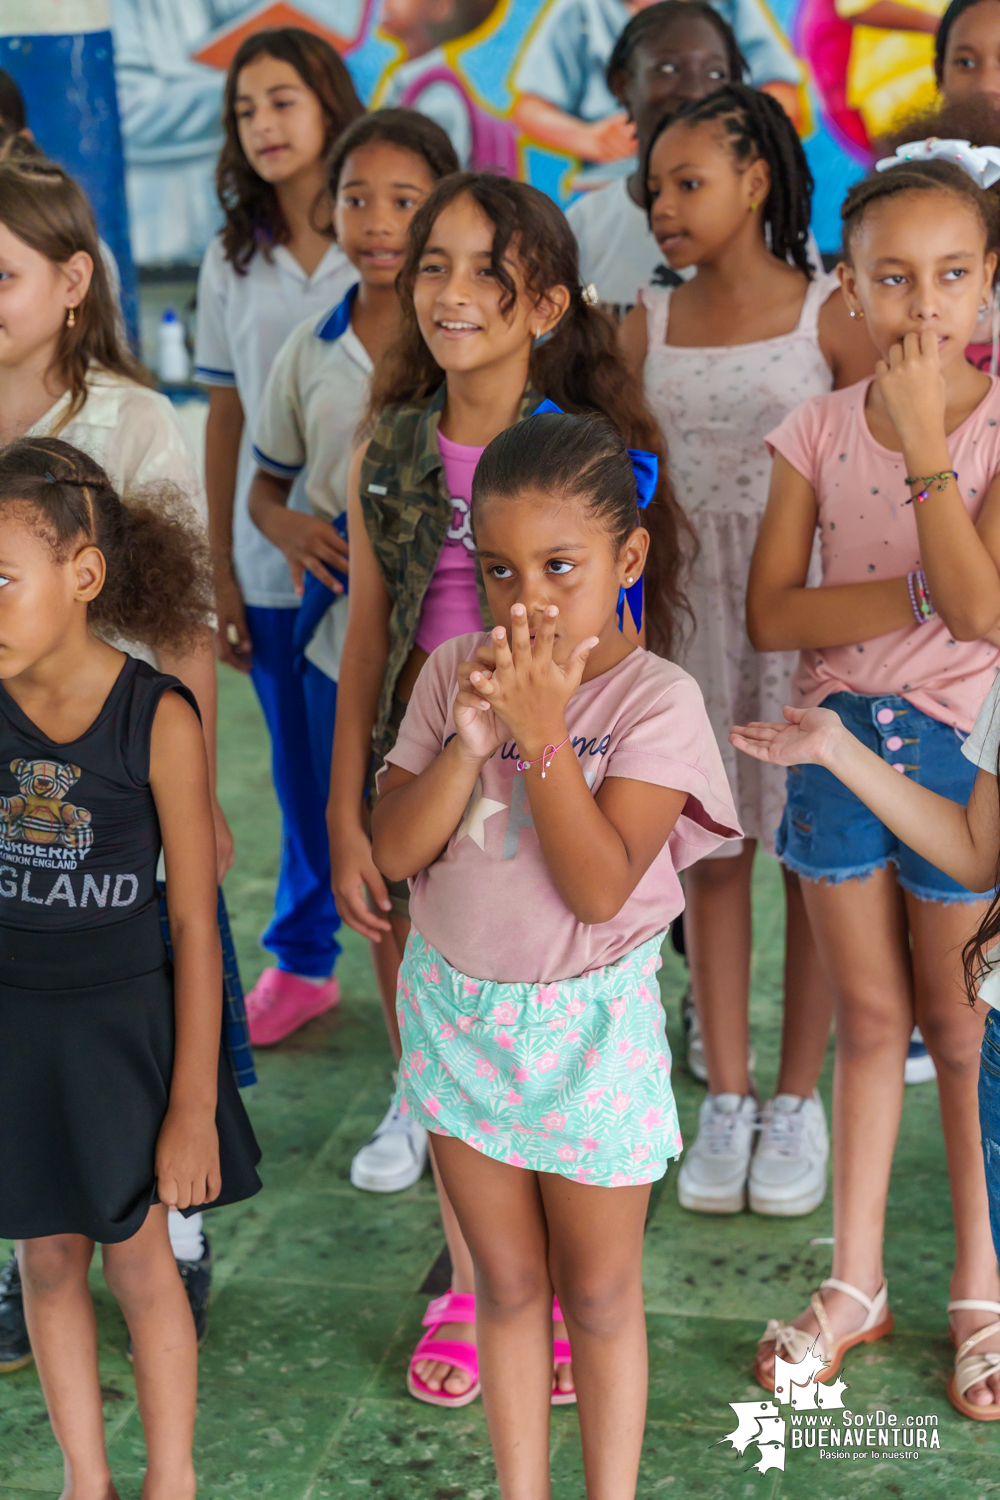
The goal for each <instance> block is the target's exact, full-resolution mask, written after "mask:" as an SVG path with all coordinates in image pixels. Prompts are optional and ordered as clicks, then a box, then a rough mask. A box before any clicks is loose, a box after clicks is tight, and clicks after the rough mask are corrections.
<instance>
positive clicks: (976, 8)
mask: <svg viewBox="0 0 1000 1500" xmlns="http://www.w3.org/2000/svg"><path fill="white" fill-rule="evenodd" d="M934 73H935V76H936V78H937V85H938V88H939V89H940V90H941V92H942V94H943V95H944V97H945V98H946V99H949V100H954V99H959V98H966V97H968V96H969V95H970V94H987V95H990V96H992V97H993V99H994V101H997V100H1000V5H998V4H997V0H951V4H950V5H949V6H948V9H947V10H946V11H945V13H944V15H943V16H942V17H941V20H940V22H939V24H938V28H937V32H936V34H935V37H934Z"/></svg>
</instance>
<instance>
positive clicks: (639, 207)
mask: <svg viewBox="0 0 1000 1500" xmlns="http://www.w3.org/2000/svg"><path fill="white" fill-rule="evenodd" d="M746 71H747V65H746V61H745V59H744V57H743V54H742V52H741V51H740V49H739V46H738V45H737V41H736V37H735V36H734V34H733V31H732V28H731V27H730V26H729V25H728V24H727V23H726V22H725V21H724V20H723V19H722V17H721V16H720V15H719V13H718V11H717V10H715V9H714V8H713V7H712V6H711V5H709V4H708V3H707V0H660V3H659V4H657V5H650V6H648V7H647V8H646V9H645V10H640V11H639V12H638V14H637V15H634V16H633V17H632V19H631V20H630V21H629V23H628V25H627V26H626V27H625V30H624V31H623V32H622V33H621V35H620V36H619V38H618V40H617V42H616V43H615V48H614V51H613V52H612V54H611V58H610V60H609V62H608V87H609V88H610V90H611V92H612V93H613V94H614V96H615V98H616V99H617V100H618V103H619V104H620V105H621V106H622V108H623V109H624V110H625V111H626V112H627V114H628V118H629V119H630V120H631V121H632V122H633V124H634V125H635V134H636V146H637V154H638V157H639V162H640V163H644V162H645V160H646V152H647V149H648V146H649V139H650V136H651V135H652V133H653V130H654V128H655V126H656V124H657V121H659V120H661V119H662V118H663V117H664V115H667V114H674V113H676V112H677V110H678V109H679V108H680V107H681V105H682V104H685V103H687V102H688V100H691V99H701V98H703V97H704V96H705V94H710V93H712V91H713V90H714V89H716V88H718V86H719V85H720V84H721V83H741V82H742V81H743V78H744V77H745V75H746ZM566 217H567V219H568V220H569V222H570V227H571V229H572V230H573V233H574V234H575V235H576V242H577V244H578V245H579V247H580V276H581V278H582V279H583V280H584V281H585V282H593V284H594V285H595V286H596V288H597V292H598V295H599V296H600V298H601V300H602V301H603V302H608V303H611V304H612V305H614V306H618V307H622V308H626V309H627V308H629V307H631V306H632V305H633V303H634V302H635V295H636V287H640V286H649V285H651V284H652V283H653V282H655V281H660V280H662V278H663V276H664V274H665V273H666V274H668V275H669V273H668V272H667V269H666V267H665V266H664V258H663V253H662V251H661V250H660V247H659V245H658V244H657V243H656V240H655V238H654V236H653V233H652V231H651V230H650V227H649V218H648V215H647V213H646V184H645V180H644V178H643V170H642V166H641V165H640V166H638V167H637V168H636V170H635V171H634V172H633V173H632V174H631V176H629V177H616V178H615V179H614V181H613V182H609V183H608V184H607V186H606V187H602V188H595V189H594V191H593V192H590V193H581V195H580V196H579V197H578V198H577V199H576V201H575V202H573V203H571V204H570V206H569V208H568V209H567V210H566Z"/></svg>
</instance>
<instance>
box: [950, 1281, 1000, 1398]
mask: <svg viewBox="0 0 1000 1500" xmlns="http://www.w3.org/2000/svg"><path fill="white" fill-rule="evenodd" d="M948 1311H949V1312H990V1313H997V1314H1000V1302H984V1301H983V1300H982V1299H981V1298H979V1297H961V1298H959V1299H958V1301H956V1302H949V1303H948ZM995 1333H1000V1322H996V1323H987V1324H986V1327H985V1328H978V1329H977V1330H976V1332H975V1333H973V1334H971V1335H970V1337H969V1338H967V1339H966V1340H965V1342H964V1344H959V1346H958V1348H957V1349H956V1350H955V1369H954V1372H953V1373H952V1375H951V1376H950V1377H949V1379H948V1400H949V1401H950V1402H951V1404H952V1406H953V1407H954V1408H955V1410H956V1411H960V1412H961V1413H962V1416H963V1417H970V1418H971V1419H972V1421H973V1422H1000V1402H997V1401H995V1400H994V1401H993V1403H992V1404H991V1405H990V1406H974V1405H973V1404H972V1402H971V1401H966V1399H965V1393H966V1391H967V1390H969V1388H970V1387H971V1386H974V1385H977V1384H978V1383H979V1381H980V1380H986V1379H987V1378H988V1377H989V1376H990V1375H998V1374H1000V1353H989V1354H973V1352H972V1351H973V1349H975V1347H976V1345H977V1344H981V1343H982V1341H983V1339H988V1338H992V1336H993V1335H994V1334H995ZM952 1337H953V1338H954V1335H952Z"/></svg>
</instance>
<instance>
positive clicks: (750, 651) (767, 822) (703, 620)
mask: <svg viewBox="0 0 1000 1500" xmlns="http://www.w3.org/2000/svg"><path fill="white" fill-rule="evenodd" d="M838 285H839V282H838V279H837V277H836V275H835V274H834V273H833V272H831V273H829V274H828V275H821V276H817V278H816V279H815V280H814V281H812V282H811V283H810V285H809V289H808V291H807V292H806V297H805V302H804V303H803V307H802V313H801V316H800V318H799V322H798V326H797V327H796V328H795V329H794V330H793V331H792V332H791V333H787V334H782V336H781V337H780V338H774V339H762V340H760V341H759V342H757V343H753V344H733V345H720V346H716V347H707V348H685V347H683V346H682V345H679V344H668V343H667V342H666V336H667V328H668V325H669V318H670V298H671V294H672V289H671V288H666V289H660V288H650V287H644V288H642V289H641V290H640V292H639V300H640V301H641V303H642V305H643V306H644V307H645V309H646V331H647V350H648V352H647V355H646V364H645V369H644V372H643V373H644V380H645V387H646V396H647V399H648V401H649V404H650V406H651V408H652V410H653V412H654V414H655V416H656V418H657V420H658V421H659V424H660V427H661V428H662V430H663V434H664V437H665V438H666V440H667V451H668V453H669V455H670V474H671V479H672V480H673V484H674V490H675V493H676V495H677V499H678V501H679V503H680V504H681V505H682V506H683V507H684V509H685V511H686V512H687V515H688V519H689V520H690V521H691V523H692V525H693V526H694V529H695V532H696V534H697V537H698V542H699V552H698V557H697V559H696V560H695V564H694V568H693V570H692V575H691V578H690V580H689V583H688V586H687V594H688V598H689V600H690V602H691V608H692V610H693V612H694V619H695V629H694V632H693V635H692V637H691V639H690V640H689V641H688V642H687V643H686V645H685V647H684V648H683V649H682V650H681V651H680V652H679V653H678V658H677V659H678V663H679V665H680V666H682V667H683V668H684V669H685V671H687V672H690V673H691V676H692V677H693V678H694V679H695V681H696V682H697V683H698V686H699V687H700V688H701V690H702V693H703V695H704V698H705V708H706V710H707V712H708V717H709V720H710V721H711V724H712V728H713V730H714V731H715V737H716V739H717V740H718V742H719V749H720V750H721V751H722V760H723V764H724V766H725V768H726V774H727V776H728V778H729V784H730V786H731V787H732V788H733V791H734V793H735V799H736V811H737V814H738V816H739V820H740V823H741V825H742V827H743V832H744V835H745V836H746V837H747V838H752V839H758V840H760V842H761V844H762V845H763V847H764V848H765V849H766V850H767V851H768V852H769V853H771V854H773V853H774V836H775V833H776V832H777V828H778V824H779V823H780V822H781V814H782V811H783V809H784V805H785V773H784V770H782V769H781V768H780V767H777V766H767V765H762V764H761V762H760V761H756V760H752V759H751V758H750V756H748V755H740V754H738V753H737V751H735V750H734V749H733V747H732V746H731V745H730V743H729V731H730V729H731V727H732V726H733V724H746V723H748V722H749V721H750V720H752V719H762V720H780V719H781V716H782V715H781V710H782V708H783V707H784V705H785V704H786V703H790V702H791V695H790V687H789V684H790V682H791V676H792V672H793V670H794V667H795V662H796V653H795V652H791V651H755V650H754V648H753V646H751V644H750V640H749V638H748V636H747V629H746V589H747V576H748V574H749V571H750V558H751V555H752V553H753V548H754V543H755V541H756V540H757V529H758V527H759V525H760V522H761V518H762V516H763V514H764V509H765V506H766V505H767V494H768V488H769V486H770V482H771V457H770V454H769V453H768V450H767V447H766V445H765V442H764V439H765V437H766V435H767V434H768V433H769V432H770V431H771V430H772V429H773V428H774V427H776V426H777V425H778V423H779V422H781V421H782V420H783V419H784V418H785V417H786V416H787V415H788V413H789V412H790V411H792V410H793V408H794V407H796V406H798V405H799V403H800V402H802V401H805V400H806V399H807V398H808V397H810V396H819V395H823V394H824V393H825V392H827V391H829V390H831V389H832V387H833V373H832V371H831V369H830V366H829V365H828V364H827V362H826V360H825V358H824V357H823V352H822V350H821V349H820V346H819V333H818V321H819V312H820V308H821V307H822V306H823V304H824V302H826V301H827V299H828V298H829V297H830V296H831V295H832V293H833V292H834V291H835V290H836V288H837V286H838ZM810 581H813V582H818V573H817V575H816V578H815V579H813V578H812V575H810Z"/></svg>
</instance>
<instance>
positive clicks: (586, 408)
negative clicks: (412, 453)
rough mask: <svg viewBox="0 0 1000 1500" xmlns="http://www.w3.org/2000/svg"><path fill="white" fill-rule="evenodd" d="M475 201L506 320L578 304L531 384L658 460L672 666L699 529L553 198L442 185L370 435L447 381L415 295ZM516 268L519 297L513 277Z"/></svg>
mask: <svg viewBox="0 0 1000 1500" xmlns="http://www.w3.org/2000/svg"><path fill="white" fill-rule="evenodd" d="M463 196H468V197H470V198H471V199H472V200H473V202H474V203H475V204H476V205H477V207H478V208H480V209H481V210H482V212H483V214H484V215H485V216H486V218H487V219H488V220H489V221H490V222H491V223H492V224H493V226H494V233H493V248H492V255H491V270H492V274H493V276H494V278H495V279H496V281H497V283H498V284H499V286H500V288H501V300H500V310H501V312H502V314H503V315H504V316H505V317H507V316H509V315H510V314H511V313H512V311H513V308H514V305H515V303H516V301H517V299H518V297H519V296H525V297H530V298H533V299H536V300H537V299H539V298H541V297H544V295H545V293H546V292H547V291H549V290H551V289H552V288H554V287H560V286H562V287H565V288H566V289H567V291H568V292H569V297H570V301H569V307H568V309H567V311H566V312H565V314H564V315H563V317H562V319H561V321H560V322H559V324H558V325H557V327H556V328H555V330H554V331H553V333H552V334H551V335H550V336H549V337H548V338H546V339H542V340H539V341H538V342H537V343H536V344H535V346H534V348H533V350H532V353H531V361H530V365H529V377H530V379H531V381H532V383H533V385H534V386H535V387H536V389H537V390H539V391H540V392H542V394H543V395H545V396H548V397H549V398H550V400H552V401H554V402H555V404H556V405H557V406H559V407H561V408H562V409H563V410H564V411H568V412H577V413H581V412H583V413H592V414H597V415H600V416H603V417H605V418H606V419H607V420H608V421H609V422H610V423H611V425H612V427H614V428H615V429H616V431H618V432H619V433H620V434H621V436H622V437H623V439H624V440H625V442H626V443H627V445H628V446H629V447H632V448H644V449H646V450H648V451H650V452H653V453H656V454H657V455H658V456H659V458H660V481H659V485H658V487H657V492H656V496H655V498H654V500H653V503H652V504H651V505H650V507H649V509H648V510H647V511H646V512H645V515H644V521H645V524H646V527H647V529H648V530H649V533H650V537H651V539H652V540H651V545H650V561H649V565H648V567H647V572H646V618H647V632H646V633H647V639H648V641H649V644H650V647H651V649H652V650H654V651H657V652H658V653H659V654H660V655H661V656H669V655H670V653H671V651H672V650H674V649H675V648H676V646H677V644H678V642H679V640H680V638H681V636H682V635H683V629H682V623H683V619H684V617H685V616H687V617H688V618H690V611H689V608H688V604H687V600H686V599H685V596H684V591H683V586H682V579H683V576H684V572H685V569H686V565H687V562H688V560H689V558H690V556H691V555H692V553H693V551H694V537H693V533H692V531H691V527H690V524H689V522H688V520H687V518H686V517H685V515H684V512H683V511H682V510H681V508H680V506H679V505H678V504H677V501H676V499H675V498H674V493H673V489H672V487H671V484H670V480H669V477H668V474H667V465H666V454H665V451H664V443H663V437H662V434H661V432H660V429H659V427H658V426H657V423H656V420H655V418H654V417H653V415H652V413H651V412H650V410H649V407H648V406H647V405H646V398H645V395H644V393H643V390H642V385H641V383H640V382H639V381H638V380H637V379H636V378H635V377H634V376H633V375H632V373H631V372H630V371H629V369H628V367H627V366H626V364H625V361H624V359H623V358H622V355H621V353H620V350H619V347H618V338H617V325H616V324H615V322H614V320H613V318H611V317H610V316H609V315H608V314H607V313H606V312H604V311H602V310H601V309H600V308H599V307H596V306H594V305H592V304H591V302H590V301H589V300H588V299H587V298H586V297H585V296H584V288H583V286H582V285H581V283H580V266H579V260H578V255H577V245H576V240H575V239H574V237H573V231H572V230H571V229H570V227H569V224H568V223H567V221H566V217H565V215H564V214H563V212H562V210H561V209H559V208H558V207H557V206H556V204H555V203H554V202H553V201H552V199H551V198H549V197H548V196H547V195H546V194H545V193H542V192H539V190H538V189H537V188H533V187H529V186H528V185H527V184H526V183H523V182H514V181H512V180H511V179H510V178H508V177H500V176H497V175H494V174H493V173H490V172H458V173H456V174H455V175H454V176H452V177H447V178H445V180H444V181H443V182H441V183H439V184H438V186H437V187H436V188H435V189H434V192H433V193H431V195H430V197H429V198H427V200H426V201H425V202H424V203H423V204H422V205H421V206H420V208H419V209H418V210H417V212H416V213H415V214H414V216H413V218H412V220H411V221H410V228H409V234H408V238H407V247H406V259H405V261H404V263H403V268H402V270H401V271H400V273H399V276H398V277H397V279H396V289H397V292H398V293H399V300H400V303H401V306H402V326H401V331H400V334H399V337H398V339H397V340H396V343H395V344H394V345H393V347H392V348H391V349H390V350H389V352H388V353H387V354H386V356H385V357H384V359H383V360H382V361H381V363H380V364H379V366H378V367H377V369H376V372H375V375H374V377H373V381H372V387H371V396H370V402H369V409H368V413H367V417H366V423H365V426H366V428H367V430H369V431H370V430H371V429H372V427H373V426H374V423H375V422H376V421H377V419H378V418H379V417H380V416H381V415H382V413H383V412H384V411H386V409H387V408H388V407H391V406H395V405H398V404H405V403H412V402H421V401H426V400H428V399H429V398H430V396H432V395H433V394H434V392H435V391H437V390H439V389H440V387H441V385H442V384H443V383H444V380H445V372H444V371H443V370H442V369H441V367H440V365H438V364H437V362H436V361H435V359H434V357H433V355H432V354H431V352H430V350H429V349H428V347H427V345H426V344H425V343H424V340H423V338H422V336H421V333H420V328H419V325H418V323H417V317H416V312H415V310H414V305H413V289H414V285H415V283H416V279H417V272H418V269H419V265H420V257H421V255H422V254H423V250H424V246H425V245H426V244H427V240H428V238H429V236H430V233H431V230H432V229H433V227H434V224H435V222H436V221H437V219H438V217H439V215H440V214H441V213H442V212H443V211H444V209H446V208H447V207H448V205H449V204H451V203H454V202H455V201H456V199H458V198H461V197H463ZM512 263H515V264H516V270H517V274H518V276H519V278H520V281H521V286H520V288H519V286H518V282H517V281H516V280H515V277H514V274H513V272H512Z"/></svg>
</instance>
